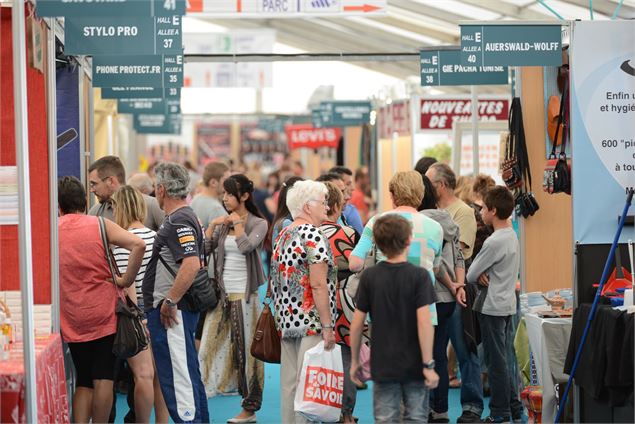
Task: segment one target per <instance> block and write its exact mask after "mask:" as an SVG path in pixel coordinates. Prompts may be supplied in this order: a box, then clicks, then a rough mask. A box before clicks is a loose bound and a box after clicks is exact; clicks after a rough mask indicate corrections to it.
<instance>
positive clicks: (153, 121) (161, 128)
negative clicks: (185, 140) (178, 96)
mask: <svg viewBox="0 0 635 424" xmlns="http://www.w3.org/2000/svg"><path fill="white" fill-rule="evenodd" d="M133 125H134V130H135V131H136V132H137V133H139V134H174V135H178V134H181V115H156V114H151V115H150V114H141V115H134V118H133Z"/></svg>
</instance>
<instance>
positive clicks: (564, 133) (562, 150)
mask: <svg viewBox="0 0 635 424" xmlns="http://www.w3.org/2000/svg"><path fill="white" fill-rule="evenodd" d="M568 85H569V84H568V82H567V81H566V80H565V83H564V85H563V88H562V94H561V95H560V111H559V112H558V125H556V134H555V135H554V137H553V147H552V148H551V157H556V143H557V142H558V135H559V134H560V126H562V142H561V143H560V154H561V155H563V154H565V151H566V145H567V133H568V131H567V128H566V126H567V120H566V119H565V114H566V113H568V109H567V107H566V104H567V102H568V101H569V98H568V94H569V93H568Z"/></svg>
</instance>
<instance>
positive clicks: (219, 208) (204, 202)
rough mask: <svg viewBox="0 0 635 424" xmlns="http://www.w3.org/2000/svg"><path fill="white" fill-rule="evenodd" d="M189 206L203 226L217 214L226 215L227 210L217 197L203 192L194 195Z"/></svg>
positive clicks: (205, 226) (216, 216) (217, 215)
mask: <svg viewBox="0 0 635 424" xmlns="http://www.w3.org/2000/svg"><path fill="white" fill-rule="evenodd" d="M190 206H191V207H192V210H193V211H194V213H195V214H196V216H198V219H199V220H200V221H201V225H202V226H203V228H207V226H208V225H209V223H210V222H212V221H213V220H214V219H216V218H218V217H219V216H225V215H227V211H226V210H225V208H224V207H223V205H222V203H221V202H219V201H218V199H215V198H213V197H210V196H207V195H204V194H199V195H197V196H195V197H194V199H192V203H191V204H190Z"/></svg>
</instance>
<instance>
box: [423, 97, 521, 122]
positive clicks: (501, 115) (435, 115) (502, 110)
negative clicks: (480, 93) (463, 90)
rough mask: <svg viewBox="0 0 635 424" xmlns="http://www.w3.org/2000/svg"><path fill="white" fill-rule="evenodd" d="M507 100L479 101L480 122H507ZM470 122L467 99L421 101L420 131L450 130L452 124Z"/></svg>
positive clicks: (468, 100) (470, 115) (469, 102)
mask: <svg viewBox="0 0 635 424" xmlns="http://www.w3.org/2000/svg"><path fill="white" fill-rule="evenodd" d="M508 114H509V99H506V98H500V99H479V101H478V116H479V119H480V120H481V121H507V117H508ZM471 120H472V100H470V99H469V98H467V97H466V98H434V99H422V100H421V129H422V130H451V129H452V124H453V123H454V122H468V121H471Z"/></svg>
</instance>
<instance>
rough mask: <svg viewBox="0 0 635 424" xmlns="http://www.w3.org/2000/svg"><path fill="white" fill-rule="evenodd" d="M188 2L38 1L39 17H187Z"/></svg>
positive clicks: (183, 0) (175, 0) (165, 0)
mask: <svg viewBox="0 0 635 424" xmlns="http://www.w3.org/2000/svg"><path fill="white" fill-rule="evenodd" d="M185 6H186V0H37V2H36V3H35V10H36V13H37V15H38V16H39V17H56V16H172V15H185Z"/></svg>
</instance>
